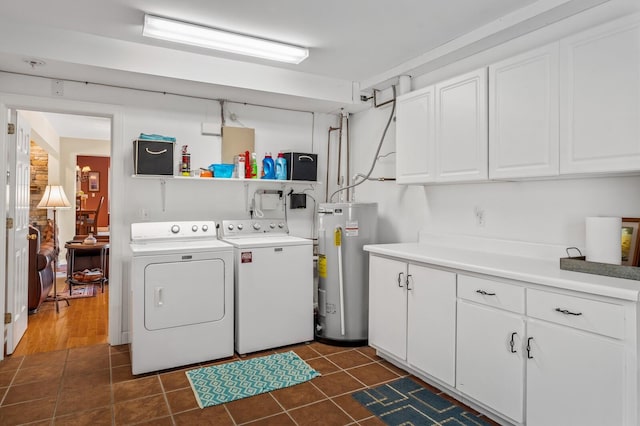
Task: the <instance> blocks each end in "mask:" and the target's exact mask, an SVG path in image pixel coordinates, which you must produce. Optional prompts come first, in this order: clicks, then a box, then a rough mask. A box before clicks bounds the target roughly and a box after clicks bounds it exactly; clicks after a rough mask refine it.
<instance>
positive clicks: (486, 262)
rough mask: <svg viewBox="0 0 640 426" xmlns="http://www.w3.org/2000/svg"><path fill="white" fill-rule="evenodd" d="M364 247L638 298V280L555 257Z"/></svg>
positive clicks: (425, 246) (408, 245)
mask: <svg viewBox="0 0 640 426" xmlns="http://www.w3.org/2000/svg"><path fill="white" fill-rule="evenodd" d="M364 250H365V251H368V252H370V253H375V254H379V255H384V256H390V257H397V258H401V259H404V260H407V261H413V262H419V263H427V264H431V265H438V266H443V267H447V268H453V269H458V270H461V271H468V272H476V273H480V274H487V275H493V276H496V277H503V278H508V279H512V280H518V281H525V282H529V283H534V284H540V285H544V286H548V287H554V288H558V289H565V290H574V291H580V292H585V293H589V294H594V295H599V296H605V297H613V298H616V299H623V300H630V301H634V302H638V301H639V300H640V281H635V280H628V279H621V278H612V277H607V276H603V275H593V274H586V273H581V272H572V271H566V270H562V269H560V259H559V258H557V259H551V260H550V259H545V258H534V257H523V256H514V255H508V254H503V253H492V252H485V251H479V250H469V249H465V248H456V247H448V246H442V245H434V244H426V243H399V244H372V245H366V246H364Z"/></svg>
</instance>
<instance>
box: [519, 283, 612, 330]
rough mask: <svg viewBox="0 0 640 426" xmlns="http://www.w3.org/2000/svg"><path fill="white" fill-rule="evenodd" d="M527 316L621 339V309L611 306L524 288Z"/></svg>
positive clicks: (600, 302) (601, 302)
mask: <svg viewBox="0 0 640 426" xmlns="http://www.w3.org/2000/svg"><path fill="white" fill-rule="evenodd" d="M527 316H529V317H533V318H538V319H542V320H546V321H551V322H555V323H558V324H562V325H567V326H569V327H574V328H578V329H580V330H585V331H590V332H593V333H597V334H602V335H604V336H610V337H614V338H617V339H622V338H624V307H623V306H622V305H618V304H615V303H608V302H603V301H598V300H590V299H584V298H581V297H576V296H570V295H566V294H557V293H551V292H547V291H540V290H535V289H528V290H527Z"/></svg>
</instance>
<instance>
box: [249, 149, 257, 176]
mask: <svg viewBox="0 0 640 426" xmlns="http://www.w3.org/2000/svg"><path fill="white" fill-rule="evenodd" d="M251 178H252V179H258V162H257V161H256V153H255V152H252V153H251Z"/></svg>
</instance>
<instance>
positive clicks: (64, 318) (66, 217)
mask: <svg viewBox="0 0 640 426" xmlns="http://www.w3.org/2000/svg"><path fill="white" fill-rule="evenodd" d="M20 112H21V113H22V114H24V115H25V116H26V117H28V119H29V122H30V125H31V133H32V136H31V140H32V142H33V143H32V147H36V151H38V156H37V159H35V160H34V158H32V162H31V167H32V168H34V167H35V168H38V169H39V176H36V177H34V176H33V174H32V182H31V183H32V184H31V185H30V196H31V198H35V199H38V196H39V195H41V191H42V186H43V182H44V186H46V184H47V183H48V184H60V185H62V187H63V189H64V191H65V193H66V194H67V197H68V198H69V202H70V204H71V208H70V209H68V210H59V211H58V215H57V223H56V225H57V229H58V243H57V244H58V247H59V249H60V252H59V255H58V264H57V265H56V266H57V268H56V269H57V270H56V273H55V276H54V280H55V283H56V286H55V287H57V290H58V291H57V294H59V295H62V296H65V297H68V296H71V298H70V300H69V306H67V304H66V303H65V302H60V303H59V309H60V311H59V313H58V312H56V309H55V308H56V307H55V304H54V302H49V301H45V302H43V303H42V304H41V305H40V306H39V307H38V308H37V309H36V310H35V312H33V313H31V314H30V315H29V317H28V321H27V330H26V332H25V334H24V336H23V338H22V339H21V341H20V343H19V344H18V345H17V347H16V349H15V352H14V354H16V355H26V354H31V353H37V352H47V351H51V350H60V349H65V348H71V347H79V346H87V345H92V344H96V343H107V342H108V341H109V339H108V331H109V322H108V321H109V320H108V318H109V293H108V288H109V286H106V290H105V292H104V293H102V292H101V291H100V289H99V287H98V288H97V289H92V288H80V289H78V288H76V287H75V286H74V287H73V288H72V289H71V290H69V288H68V287H67V284H66V277H67V273H66V267H67V263H68V262H67V251H66V250H65V247H64V246H65V243H66V242H67V241H71V240H73V239H74V238H77V232H76V231H77V227H76V222H77V221H76V208H75V207H76V200H77V199H78V195H79V192H82V191H81V189H80V186H79V185H77V183H78V180H81V176H80V175H79V174H78V173H77V165H78V159H79V158H82V157H93V158H96V159H100V160H99V161H100V162H101V164H103V165H104V164H106V167H96V166H94V168H95V169H100V170H101V171H102V172H103V176H102V177H101V179H100V180H99V181H98V185H97V186H96V185H93V186H92V188H93V189H98V190H99V191H95V192H97V194H105V195H106V196H105V198H107V199H108V194H109V192H110V190H109V188H110V185H109V183H110V176H111V174H110V166H109V160H110V155H111V146H112V137H111V128H112V120H111V119H110V118H105V117H98V116H86V115H78V114H60V113H52V112H44V111H35V110H20ZM43 152H44V155H43ZM43 162H45V163H46V167H45V168H44V170H43V168H42V166H43ZM96 171H97V170H96ZM43 175H44V176H43ZM45 176H46V177H45ZM93 176H96V175H95V174H93ZM78 178H80V179H78ZM100 184H101V185H100ZM99 196H100V197H102V195H99ZM94 198H95V197H94ZM35 204H37V203H35ZM35 204H34V203H31V211H30V222H32V221H31V218H32V217H34V218H38V220H36V221H33V222H36V223H33V225H35V227H38V228H41V226H39V225H40V224H39V222H40V223H41V222H42V217H41V216H42V209H35V208H34V205H35ZM108 205H109V203H108V202H107V203H105V205H104V212H105V214H106V216H107V217H108V212H109V207H108ZM44 212H45V222H46V213H47V211H46V210H45V211H44ZM49 216H50V215H49ZM49 218H50V217H49ZM97 225H98V224H96V226H97ZM101 229H102V231H103V233H104V234H105V235H106V236H107V238H108V234H109V232H108V222H107V224H106V226H102V227H101ZM54 265H55V263H54ZM105 269H106V270H108V269H109V268H108V267H107V268H105ZM87 287H89V286H87ZM49 291H50V292H53V290H49ZM81 291H82V292H81ZM7 302H9V301H7Z"/></svg>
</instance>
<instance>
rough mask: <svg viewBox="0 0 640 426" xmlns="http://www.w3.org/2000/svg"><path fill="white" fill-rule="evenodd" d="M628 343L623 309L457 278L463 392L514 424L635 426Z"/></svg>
mask: <svg viewBox="0 0 640 426" xmlns="http://www.w3.org/2000/svg"><path fill="white" fill-rule="evenodd" d="M525 292H526V294H527V297H526V308H525V307H524V306H523V305H522V302H523V301H524V300H525V297H524V295H525ZM623 336H624V310H623V307H622V306H621V305H619V304H615V303H608V302H605V301H598V300H591V299H585V298H581V297H576V296H574V295H567V294H560V293H553V292H546V291H541V290H537V289H532V288H526V289H525V288H524V287H521V286H517V285H512V284H507V283H503V282H498V281H492V280H487V279H482V278H476V277H469V276H466V275H458V315H457V353H456V355H457V362H456V375H457V378H456V388H457V389H458V390H459V391H460V392H463V393H464V394H466V395H468V396H469V397H471V398H473V399H475V400H476V401H478V402H480V403H482V404H484V405H486V406H488V407H491V409H493V410H495V411H496V412H498V413H500V414H501V415H503V416H505V417H506V418H508V419H511V420H512V421H514V422H515V423H525V424H526V425H529V426H532V425H533V426H538V425H540V426H543V425H544V426H547V425H555V424H557V425H580V426H583V425H603V424H611V425H625V424H630V423H629V421H628V420H629V419H625V418H624V410H625V407H624V404H625V402H624V401H625V399H624V374H625V356H624V350H625V347H624V344H623V342H622V341H621V340H619V339H620V338H622V337H623ZM525 395H526V397H525Z"/></svg>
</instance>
